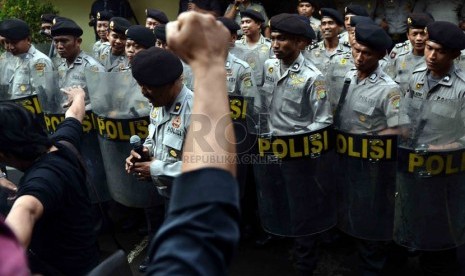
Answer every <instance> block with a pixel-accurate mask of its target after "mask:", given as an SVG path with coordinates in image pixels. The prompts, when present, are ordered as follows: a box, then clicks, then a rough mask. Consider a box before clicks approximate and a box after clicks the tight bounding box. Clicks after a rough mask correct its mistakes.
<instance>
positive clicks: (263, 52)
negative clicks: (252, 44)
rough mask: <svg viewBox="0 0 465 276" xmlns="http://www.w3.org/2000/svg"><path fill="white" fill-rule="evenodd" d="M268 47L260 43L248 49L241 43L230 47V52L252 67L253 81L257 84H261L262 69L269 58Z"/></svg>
mask: <svg viewBox="0 0 465 276" xmlns="http://www.w3.org/2000/svg"><path fill="white" fill-rule="evenodd" d="M270 51H271V50H270V48H269V47H267V46H266V45H262V46H260V47H257V48H255V49H248V48H246V47H245V46H242V45H236V46H235V47H233V48H231V49H230V53H231V54H233V55H235V56H236V57H238V58H240V59H242V60H243V61H245V62H247V63H248V64H249V65H250V67H251V68H252V72H253V76H254V78H255V83H256V84H257V85H258V86H261V85H262V84H263V77H264V76H263V71H264V65H265V61H266V60H267V59H269V58H270Z"/></svg>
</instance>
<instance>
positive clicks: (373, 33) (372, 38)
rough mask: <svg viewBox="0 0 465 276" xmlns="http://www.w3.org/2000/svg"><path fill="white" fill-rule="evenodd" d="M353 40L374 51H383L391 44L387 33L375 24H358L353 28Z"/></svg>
mask: <svg viewBox="0 0 465 276" xmlns="http://www.w3.org/2000/svg"><path fill="white" fill-rule="evenodd" d="M355 40H356V41H357V43H360V44H363V45H365V46H367V47H369V48H370V49H373V50H376V51H384V52H385V51H386V50H387V49H389V47H391V45H392V40H391V38H390V37H389V35H388V34H387V33H386V32H385V31H384V30H383V29H382V28H381V27H380V26H378V25H376V24H366V23H360V24H358V25H357V27H356V28H355Z"/></svg>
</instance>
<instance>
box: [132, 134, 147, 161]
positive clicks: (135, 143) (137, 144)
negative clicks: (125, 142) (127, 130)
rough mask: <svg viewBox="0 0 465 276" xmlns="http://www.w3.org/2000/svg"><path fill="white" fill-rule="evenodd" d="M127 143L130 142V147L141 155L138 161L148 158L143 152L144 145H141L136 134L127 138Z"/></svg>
mask: <svg viewBox="0 0 465 276" xmlns="http://www.w3.org/2000/svg"><path fill="white" fill-rule="evenodd" d="M129 143H130V144H131V146H132V149H133V150H134V151H135V152H137V153H138V154H139V155H140V156H141V160H140V161H147V160H149V158H148V156H147V154H146V153H145V152H143V150H144V146H143V145H142V140H141V139H140V137H139V136H138V135H132V136H131V138H129Z"/></svg>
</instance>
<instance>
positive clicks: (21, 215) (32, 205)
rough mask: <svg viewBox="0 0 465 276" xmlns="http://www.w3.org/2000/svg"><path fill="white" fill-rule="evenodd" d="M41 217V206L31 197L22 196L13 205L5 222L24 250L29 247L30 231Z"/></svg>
mask: <svg viewBox="0 0 465 276" xmlns="http://www.w3.org/2000/svg"><path fill="white" fill-rule="evenodd" d="M38 204H39V205H38ZM41 215H42V205H41V204H40V203H39V201H38V200H37V199H36V198H34V197H32V196H22V197H20V198H18V199H17V200H16V202H15V203H14V204H13V207H12V208H11V211H10V213H9V214H8V216H7V218H6V220H5V222H6V223H7V224H8V226H10V228H11V229H12V231H13V233H15V235H16V237H17V238H18V240H19V242H20V243H21V244H22V245H23V246H24V248H27V247H28V246H29V243H30V242H31V236H32V230H33V229H34V225H35V223H36V221H37V220H38V219H39V217H40V216H41Z"/></svg>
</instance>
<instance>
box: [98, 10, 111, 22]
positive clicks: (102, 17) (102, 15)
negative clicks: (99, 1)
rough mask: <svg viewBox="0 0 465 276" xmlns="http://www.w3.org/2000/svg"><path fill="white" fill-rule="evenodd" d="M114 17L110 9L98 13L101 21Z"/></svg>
mask: <svg viewBox="0 0 465 276" xmlns="http://www.w3.org/2000/svg"><path fill="white" fill-rule="evenodd" d="M113 17H114V15H113V14H112V13H111V12H109V11H99V12H98V13H97V20H100V21H110V19H112V18H113Z"/></svg>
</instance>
